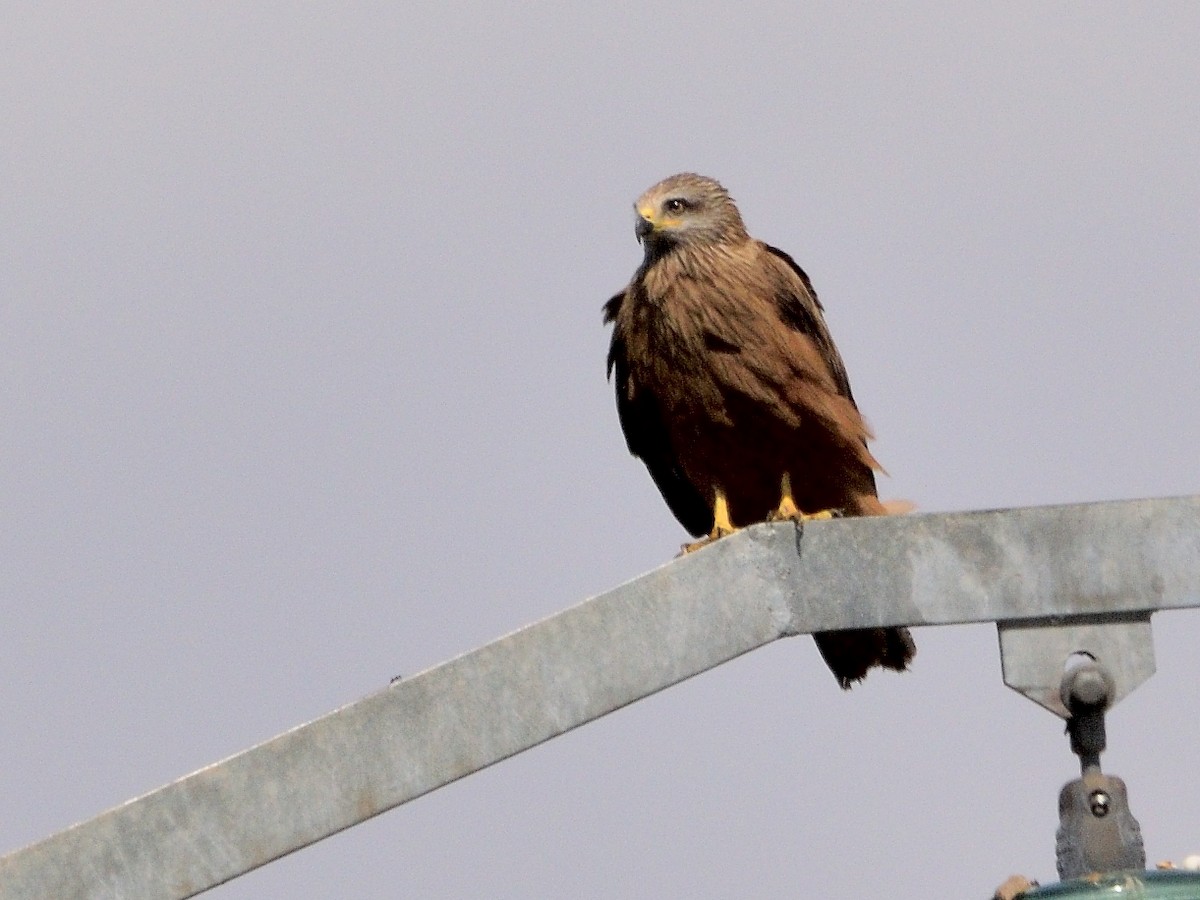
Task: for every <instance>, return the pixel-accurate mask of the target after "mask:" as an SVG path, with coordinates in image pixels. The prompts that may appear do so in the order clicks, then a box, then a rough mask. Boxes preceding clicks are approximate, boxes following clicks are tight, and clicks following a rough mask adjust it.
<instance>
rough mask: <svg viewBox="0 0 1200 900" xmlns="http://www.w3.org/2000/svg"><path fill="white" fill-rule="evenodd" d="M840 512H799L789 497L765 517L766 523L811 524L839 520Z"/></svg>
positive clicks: (831, 510)
mask: <svg viewBox="0 0 1200 900" xmlns="http://www.w3.org/2000/svg"><path fill="white" fill-rule="evenodd" d="M841 517H842V511H841V510H840V509H822V510H820V511H818V512H815V513H806V512H801V511H800V509H799V508H798V507H797V506H796V504H795V502H793V501H792V499H791V498H790V497H785V498H784V499H783V500H782V501H780V504H779V508H778V509H774V510H771V513H770V515H768V516H767V521H768V522H786V521H792V522H813V521H817V520H820V519H840V518H841Z"/></svg>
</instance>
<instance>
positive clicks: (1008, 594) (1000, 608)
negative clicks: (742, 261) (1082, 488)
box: [0, 497, 1200, 900]
mask: <svg viewBox="0 0 1200 900" xmlns="http://www.w3.org/2000/svg"><path fill="white" fill-rule="evenodd" d="M1190 606H1200V497H1190V498H1179V499H1168V500H1143V501H1131V502H1120V503H1096V504H1085V505H1079V506H1060V507H1037V508H1027V509H1011V510H997V511H991V512H973V513H953V514H936V515H918V516H908V517H899V518H888V519H844V520H834V521H831V522H821V523H809V524H808V525H806V526H805V527H804V528H803V529H800V528H799V527H797V526H794V525H792V524H789V523H781V524H774V525H762V526H755V527H753V528H748V529H746V530H744V531H742V532H739V533H738V534H736V535H733V536H731V537H728V538H725V539H723V540H721V541H718V542H717V543H715V544H714V545H712V546H711V547H708V548H706V549H704V550H702V551H700V552H698V553H694V554H690V555H688V556H686V557H683V558H682V559H678V560H675V561H674V562H671V563H668V564H667V565H665V566H663V567H662V568H660V569H657V570H655V571H653V572H650V573H648V574H646V575H643V576H642V577H640V578H637V579H635V580H634V581H631V582H629V583H628V584H625V585H623V586H621V587H619V588H616V589H614V590H612V591H609V592H608V593H605V594H602V595H600V596H598V597H595V598H593V599H591V600H588V601H586V602H584V603H581V604H579V605H578V606H574V607H572V608H570V609H567V610H565V611H564V612H561V613H559V614H557V615H554V616H551V617H550V618H547V619H545V620H543V621H541V622H538V623H535V624H533V625H530V626H528V627H527V628H523V629H521V630H520V631H516V632H514V633H512V634H510V635H508V636H507V637H503V638H500V639H499V640H497V641H495V642H493V643H491V644H487V645H486V646H484V647H481V648H479V649H477V650H474V651H472V652H470V653H467V654H465V655H463V656H460V657H458V658H457V659H454V660H451V661H449V662H447V663H444V664H442V665H440V666H437V667H435V668H433V669H429V670H428V671H426V672H423V673H421V674H419V675H415V676H413V677H411V678H406V679H404V680H403V681H400V682H397V683H395V684H393V685H391V686H389V687H387V688H385V689H384V690H382V691H380V692H378V693H376V694H372V695H370V696H368V697H366V698H364V699H362V700H359V701H357V702H355V703H352V704H350V705H348V706H345V707H343V708H342V709H339V710H337V711H336V712H333V713H330V714H329V715H326V716H324V717H322V718H320V719H317V720H315V721H313V722H310V723H308V724H307V725H301V726H300V727H298V728H295V729H293V730H292V731H289V732H287V733H285V734H282V735H280V736H279V737H277V738H274V739H272V740H270V741H267V742H265V743H263V744H260V745H258V746H257V747H253V748H251V749H249V750H246V751H245V752H243V753H240V754H238V755H236V756H233V757H230V758H229V759H227V760H224V761H223V762H219V763H216V764H214V765H212V766H209V767H208V768H205V769H201V770H200V771H198V772H195V773H193V774H191V775H188V776H186V777H184V778H181V779H180V780H179V781H176V782H173V783H172V784H169V785H167V786H165V787H163V788H160V789H158V790H156V791H154V792H152V793H150V794H147V795H145V796H143V797H140V798H138V799H136V800H132V801H130V802H129V803H126V804H124V805H122V806H119V807H116V808H114V809H111V810H109V811H108V812H106V813H103V814H101V815H100V816H97V817H96V818H94V819H91V820H89V821H87V822H83V823H81V824H79V825H75V826H73V827H71V828H68V829H67V830H65V831H62V832H59V833H58V834H55V835H52V836H51V837H48V838H46V839H45V840H43V841H41V842H39V843H36V844H33V845H31V846H29V847H26V848H24V849H21V850H17V851H15V852H13V853H10V854H9V855H7V856H5V857H3V858H0V898H4V900H15V898H27V897H54V898H58V900H82V898H99V897H121V898H124V900H148V898H183V897H190V896H192V895H194V894H197V893H200V892H201V891H204V890H206V889H208V888H210V887H213V886H215V885H217V884H220V883H222V882H224V881H227V880H229V879H231V878H234V877H236V876H238V875H240V874H242V873H244V872H247V871H249V870H251V869H253V868H255V867H257V866H261V865H263V864H264V863H267V862H270V861H271V860H273V859H276V858H278V857H280V856H283V855H284V854H286V853H289V852H291V851H293V850H296V849H299V848H300V847H304V846H306V845H308V844H311V843H313V842H315V841H318V840H320V839H321V838H323V837H327V836H329V835H331V834H333V833H335V832H337V831H340V830H342V829H344V828H348V827H350V826H351V825H355V824H357V823H359V822H362V821H363V820H365V819H367V818H370V817H371V816H374V815H377V814H378V813H381V812H383V811H385V810H388V809H391V808H392V807H394V806H398V805H399V804H401V803H404V802H406V801H408V800H412V799H413V798H415V797H419V796H421V795H422V794H424V793H427V792H428V791H432V790H434V789H435V788H438V787H441V786H442V785H445V784H448V783H450V782H451V781H454V780H456V779H458V778H462V777H463V776H464V775H469V774H470V773H472V772H475V771H477V770H479V769H482V768H484V767H485V766H489V765H491V764H492V763H495V762H498V761H500V760H502V759H505V758H506V757H509V756H512V755H513V754H515V753H519V752H520V751H522V750H526V749H528V748H530V747H533V746H535V745H537V744H539V743H541V742H542V741H545V740H548V739H550V738H552V737H555V736H557V735H559V734H562V733H563V732H565V731H568V730H570V729H572V728H575V727H577V726H579V725H582V724H584V723H585V722H589V721H591V720H592V719H596V718H598V717H600V716H603V715H604V714H606V713H609V712H612V711H613V710H615V709H619V708H620V707H622V706H624V705H626V704H628V703H632V702H634V701H635V700H639V699H641V698H643V697H646V696H648V695H650V694H653V693H655V692H656V691H659V690H662V689H663V688H665V687H669V686H670V685H672V684H675V683H677V682H679V681H682V680H683V679H685V678H689V677H691V676H692V675H696V674H698V673H700V672H703V671H704V670H706V669H709V668H712V667H713V666H716V665H720V664H721V663H723V662H727V661H728V660H731V659H733V658H734V657H737V656H739V655H741V654H743V653H746V652H747V651H750V650H753V649H755V648H757V647H760V646H762V645H764V644H767V643H770V642H771V641H774V640H776V639H777V638H781V637H786V636H789V635H794V634H801V633H808V632H813V631H822V630H830V629H841V628H860V627H865V626H877V625H947V624H953V623H959V622H993V621H994V622H1013V621H1026V622H1030V623H1032V624H1062V623H1066V622H1071V621H1073V620H1074V619H1077V618H1082V619H1085V620H1087V621H1088V622H1091V623H1095V622H1103V621H1105V620H1106V619H1108V618H1110V617H1111V618H1113V619H1114V620H1116V621H1126V620H1128V618H1129V617H1130V614H1132V613H1149V612H1152V611H1156V610H1161V609H1172V608H1182V607H1190Z"/></svg>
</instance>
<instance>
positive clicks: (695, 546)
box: [679, 525, 741, 556]
mask: <svg viewBox="0 0 1200 900" xmlns="http://www.w3.org/2000/svg"><path fill="white" fill-rule="evenodd" d="M737 531H741V529H740V528H722V527H721V526H720V525H717V526H714V527H713V530H712V532H711V533H710V534H709V535H708V537H702V538H700V540H698V541H692V542H691V543H690V544H684V545H683V546H681V547H680V548H679V555H680V556H685V555H686V554H688V553H694V552H696V551H697V550H699V549H700V548H701V547H707V546H708V545H709V544H711V543H712V542H713V541H719V540H720V539H721V538H723V537H728V536H729V535H731V534H733V533H735V532H737Z"/></svg>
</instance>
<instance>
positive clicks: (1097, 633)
mask: <svg viewBox="0 0 1200 900" xmlns="http://www.w3.org/2000/svg"><path fill="white" fill-rule="evenodd" d="M996 629H997V631H998V632H999V634H1000V665H1001V667H1002V669H1003V671H1004V683H1005V684H1007V685H1008V686H1009V687H1010V688H1012V689H1013V690H1014V691H1016V692H1017V693H1020V694H1024V695H1025V696H1026V697H1028V698H1029V699H1030V700H1032V701H1033V702H1034V703H1036V704H1038V705H1039V706H1042V707H1044V708H1045V709H1048V710H1050V712H1052V713H1054V714H1055V715H1056V716H1060V717H1061V718H1064V719H1068V718H1070V716H1071V713H1070V712H1069V711H1068V710H1067V708H1066V706H1065V705H1064V702H1063V697H1062V690H1061V689H1062V683H1063V672H1064V671H1065V670H1066V665H1067V660H1068V659H1070V658H1071V656H1073V655H1074V654H1077V653H1084V654H1087V655H1088V656H1090V657H1091V658H1092V659H1094V660H1096V662H1098V663H1100V665H1102V666H1103V668H1104V671H1105V672H1106V673H1107V674H1108V677H1109V678H1110V679H1111V680H1112V685H1113V689H1112V692H1111V694H1110V695H1109V697H1110V699H1109V704H1108V705H1109V707H1112V706H1115V705H1116V704H1117V703H1118V702H1119V701H1121V700H1123V699H1125V697H1127V696H1128V695H1129V694H1131V693H1132V692H1133V690H1134V688H1136V687H1138V686H1139V685H1140V684H1141V683H1142V682H1143V681H1145V680H1146V679H1147V678H1149V677H1150V676H1151V675H1153V674H1154V636H1153V634H1152V633H1151V630H1150V613H1149V612H1140V613H1131V614H1125V615H1119V616H1118V615H1113V614H1109V615H1108V616H1105V617H1104V620H1103V621H1100V620H1098V619H1097V620H1093V621H1088V620H1087V619H1072V620H1071V621H1070V622H1069V623H1055V622H1054V620H1047V619H1042V620H1035V621H1015V622H997V623H996Z"/></svg>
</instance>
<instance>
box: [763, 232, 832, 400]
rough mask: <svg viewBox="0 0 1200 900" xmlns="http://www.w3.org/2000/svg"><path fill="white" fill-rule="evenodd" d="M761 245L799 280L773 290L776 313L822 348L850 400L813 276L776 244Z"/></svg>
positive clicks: (830, 367)
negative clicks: (813, 282)
mask: <svg viewBox="0 0 1200 900" xmlns="http://www.w3.org/2000/svg"><path fill="white" fill-rule="evenodd" d="M760 243H761V242H760ZM761 246H762V248H763V249H764V250H766V251H767V253H769V254H771V255H772V256H773V257H775V259H778V260H780V261H782V262H783V264H784V265H785V266H786V267H787V268H788V269H790V270H791V271H792V273H793V274H794V275H795V276H796V278H797V279H798V281H799V284H796V285H793V286H792V289H791V290H787V289H784V290H781V291H777V292H776V294H775V302H776V304H777V305H778V307H779V317H780V318H781V319H782V320H783V321H784V323H785V324H787V326H788V327H789V328H794V329H795V330H796V331H798V332H800V333H801V334H807V335H809V336H810V337H811V338H812V339H813V342H814V343H815V344H816V345H817V347H818V349H819V350H820V351H821V356H822V357H823V358H824V360H825V364H826V365H827V366H828V367H829V373H830V375H832V376H833V380H834V382H835V383H836V384H837V386H838V391H839V393H841V394H842V395H843V396H845V397H847V398H849V400H850V402H851V403H853V402H854V395H853V394H852V393H851V391H850V378H849V376H847V374H846V365H845V363H843V362H842V356H841V354H840V353H838V349H837V347H836V346H835V345H834V343H833V338H832V337H831V336H830V334H829V328H828V327H827V326H826V325H825V316H824V312H825V307H824V306H822V305H821V301H820V299H818V297H817V292H816V290H815V289H814V288H813V285H812V279H810V278H809V277H808V273H807V272H805V271H804V270H803V269H802V268H800V264H799V263H797V262H796V260H794V259H792V257H791V256H790V255H789V254H788V253H785V252H784V251H783V250H780V249H779V248H778V247H772V246H771V245H770V244H766V243H761Z"/></svg>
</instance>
